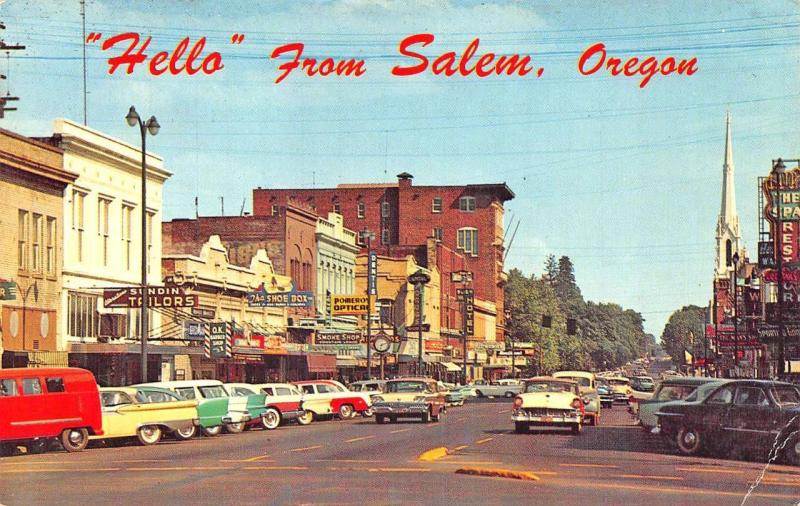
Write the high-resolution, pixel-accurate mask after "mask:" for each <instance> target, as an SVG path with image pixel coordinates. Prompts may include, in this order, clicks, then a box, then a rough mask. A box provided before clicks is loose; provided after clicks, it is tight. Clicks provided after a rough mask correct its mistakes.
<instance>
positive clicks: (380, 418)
mask: <svg viewBox="0 0 800 506" xmlns="http://www.w3.org/2000/svg"><path fill="white" fill-rule="evenodd" d="M385 421H386V418H385V417H384V416H383V415H375V423H377V424H378V425H381V424H383V423H384V422H385Z"/></svg>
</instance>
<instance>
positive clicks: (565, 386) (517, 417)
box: [511, 376, 585, 434]
mask: <svg viewBox="0 0 800 506" xmlns="http://www.w3.org/2000/svg"><path fill="white" fill-rule="evenodd" d="M584 416H585V412H584V407H583V401H582V400H581V393H580V390H579V389H578V384H577V383H575V382H574V381H572V380H568V379H562V378H553V377H550V376H541V377H537V378H532V379H529V380H525V385H524V389H523V391H522V393H521V394H519V395H517V396H516V397H515V398H514V404H513V410H512V412H511V420H513V422H514V431H515V432H517V433H518V434H523V433H526V432H528V430H529V429H530V428H531V427H540V426H545V427H547V426H549V427H565V428H570V429H572V433H573V434H580V433H581V430H582V427H583V417H584Z"/></svg>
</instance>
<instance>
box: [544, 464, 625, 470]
mask: <svg viewBox="0 0 800 506" xmlns="http://www.w3.org/2000/svg"><path fill="white" fill-rule="evenodd" d="M559 466H562V467H599V468H604V469H619V466H615V465H613V464H559Z"/></svg>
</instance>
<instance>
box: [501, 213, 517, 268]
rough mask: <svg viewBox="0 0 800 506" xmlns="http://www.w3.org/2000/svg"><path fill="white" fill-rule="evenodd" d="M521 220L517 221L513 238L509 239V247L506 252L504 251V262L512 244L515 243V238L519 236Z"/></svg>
mask: <svg viewBox="0 0 800 506" xmlns="http://www.w3.org/2000/svg"><path fill="white" fill-rule="evenodd" d="M519 224H520V222H519V221H518V222H517V226H516V227H514V233H513V234H511V240H509V241H508V248H506V252H505V253H503V263H505V261H506V257H507V256H508V252H509V251H511V245H512V244H514V238H515V237H516V236H517V230H518V229H519Z"/></svg>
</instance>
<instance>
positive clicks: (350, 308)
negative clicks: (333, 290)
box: [330, 295, 369, 316]
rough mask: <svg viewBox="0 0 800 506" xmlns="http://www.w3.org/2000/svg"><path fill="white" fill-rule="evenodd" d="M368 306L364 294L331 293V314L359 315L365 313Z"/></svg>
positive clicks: (367, 300) (367, 299) (367, 298)
mask: <svg viewBox="0 0 800 506" xmlns="http://www.w3.org/2000/svg"><path fill="white" fill-rule="evenodd" d="M368 307H369V297H367V296H366V295H331V308H330V314H331V315H332V316H361V315H365V314H367V311H368Z"/></svg>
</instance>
